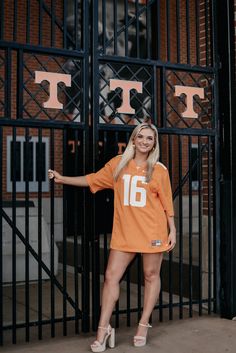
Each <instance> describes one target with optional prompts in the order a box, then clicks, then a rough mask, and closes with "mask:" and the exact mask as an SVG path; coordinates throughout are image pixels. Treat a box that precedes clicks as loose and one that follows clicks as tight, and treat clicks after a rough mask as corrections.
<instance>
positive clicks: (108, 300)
mask: <svg viewBox="0 0 236 353" xmlns="http://www.w3.org/2000/svg"><path fill="white" fill-rule="evenodd" d="M134 257H135V253H131V252H122V251H118V250H111V251H110V255H109V259H108V264H107V269H106V274H105V282H104V285H103V291H102V306H101V315H100V320H99V326H102V327H107V326H108V325H109V322H110V318H111V315H112V311H113V309H114V306H115V303H116V301H117V300H118V298H119V294H120V283H119V282H120V280H121V278H122V276H123V274H124V273H125V270H126V268H127V266H128V265H129V264H130V262H131V261H132V260H133V258H134ZM105 334H106V332H104V330H101V329H98V332H97V340H98V341H99V342H102V341H103V338H104V336H105Z"/></svg>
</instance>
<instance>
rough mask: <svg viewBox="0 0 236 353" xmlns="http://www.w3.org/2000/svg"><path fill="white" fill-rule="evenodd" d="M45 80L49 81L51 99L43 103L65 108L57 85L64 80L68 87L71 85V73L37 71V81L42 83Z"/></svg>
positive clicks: (46, 106)
mask: <svg viewBox="0 0 236 353" xmlns="http://www.w3.org/2000/svg"><path fill="white" fill-rule="evenodd" d="M44 80H45V81H48V83H49V99H48V101H47V102H44V103H43V107H44V108H54V109H63V104H62V103H60V102H59V101H58V99H57V85H58V83H59V82H63V83H64V84H65V85H66V86H67V87H70V86H71V75H67V74H58V73H54V72H46V71H35V83H41V82H42V81H44Z"/></svg>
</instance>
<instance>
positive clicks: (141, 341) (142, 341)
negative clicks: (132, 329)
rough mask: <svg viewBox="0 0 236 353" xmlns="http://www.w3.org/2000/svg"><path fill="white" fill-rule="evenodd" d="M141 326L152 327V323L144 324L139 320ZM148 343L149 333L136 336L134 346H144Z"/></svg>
mask: <svg viewBox="0 0 236 353" xmlns="http://www.w3.org/2000/svg"><path fill="white" fill-rule="evenodd" d="M139 326H143V327H146V328H147V329H149V328H150V327H152V326H151V325H150V324H142V323H141V322H139ZM146 343H147V334H146V336H134V347H143V346H145V345H146Z"/></svg>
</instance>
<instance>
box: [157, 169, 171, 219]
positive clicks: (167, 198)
mask: <svg viewBox="0 0 236 353" xmlns="http://www.w3.org/2000/svg"><path fill="white" fill-rule="evenodd" d="M158 184H159V185H158V194H159V198H160V201H161V203H162V206H163V208H164V210H165V212H166V214H167V216H169V217H172V216H174V207H173V197H172V190H171V184H170V177H169V172H168V170H167V169H165V170H164V172H163V173H162V175H161V178H160V179H159V183H158Z"/></svg>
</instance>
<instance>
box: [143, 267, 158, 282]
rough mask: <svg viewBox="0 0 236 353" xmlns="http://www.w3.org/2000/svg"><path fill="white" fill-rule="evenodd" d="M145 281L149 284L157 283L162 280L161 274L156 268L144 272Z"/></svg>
mask: <svg viewBox="0 0 236 353" xmlns="http://www.w3.org/2000/svg"><path fill="white" fill-rule="evenodd" d="M144 279H145V281H147V282H155V281H158V280H159V279H160V272H159V271H158V270H157V269H155V268H150V269H145V270H144Z"/></svg>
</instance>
